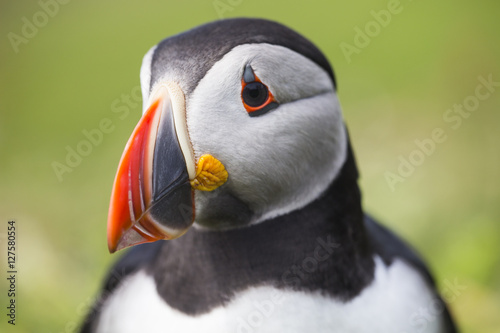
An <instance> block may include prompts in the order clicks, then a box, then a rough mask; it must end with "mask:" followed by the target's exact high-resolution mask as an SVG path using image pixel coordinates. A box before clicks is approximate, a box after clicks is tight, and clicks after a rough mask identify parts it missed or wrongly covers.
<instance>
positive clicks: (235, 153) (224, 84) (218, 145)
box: [187, 44, 347, 223]
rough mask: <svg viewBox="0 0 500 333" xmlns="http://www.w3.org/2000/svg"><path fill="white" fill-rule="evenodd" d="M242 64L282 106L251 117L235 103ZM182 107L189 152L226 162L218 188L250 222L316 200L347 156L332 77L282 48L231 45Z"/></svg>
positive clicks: (283, 212)
mask: <svg viewBox="0 0 500 333" xmlns="http://www.w3.org/2000/svg"><path fill="white" fill-rule="evenodd" d="M282 58H285V59H287V60H290V61H291V63H290V64H288V63H286V64H284V63H283V62H282V61H281V60H280V59H282ZM248 62H250V64H251V65H252V67H253V68H255V72H256V74H257V75H258V76H259V77H260V78H261V79H262V80H263V82H264V83H265V84H267V85H268V86H269V87H270V89H271V91H272V92H273V94H275V96H277V99H278V101H279V102H280V103H281V104H280V106H279V107H278V109H276V110H273V111H271V112H269V113H267V114H265V115H262V116H259V117H250V116H249V115H248V114H247V112H246V111H245V109H244V107H243V104H242V101H241V76H242V72H243V68H244V65H245V64H246V63H248ZM303 78H308V81H303ZM187 108H188V111H187V123H188V128H189V133H190V137H191V141H192V144H193V149H194V153H195V157H196V158H199V157H200V156H201V155H202V154H212V155H213V156H215V157H216V158H218V159H219V160H220V161H221V162H222V163H223V164H224V165H225V167H226V169H227V170H228V173H229V179H228V182H227V183H226V184H225V185H224V186H225V187H226V188H228V189H230V191H231V192H232V193H233V194H235V195H237V197H238V198H239V199H241V200H242V201H243V202H245V203H246V204H248V206H249V208H250V209H251V210H252V211H253V212H254V213H255V216H254V220H253V221H252V222H253V223H257V222H259V221H262V220H264V219H267V218H272V217H275V216H278V215H281V214H285V213H287V212H289V211H292V210H295V209H298V208H301V207H303V206H305V205H307V204H308V203H309V202H311V201H313V200H314V199H316V198H317V197H318V196H319V195H320V194H321V193H322V192H324V191H325V190H326V188H327V187H328V186H329V184H330V183H331V181H333V179H334V178H335V177H336V175H337V174H338V172H339V171H340V168H341V167H342V165H343V163H344V161H345V158H346V147H347V140H346V133H345V130H344V124H343V121H342V115H341V110H340V106H339V103H338V100H337V97H336V94H335V92H334V90H333V86H332V83H331V80H330V79H329V77H328V75H327V73H326V72H325V71H324V70H323V69H321V68H320V67H319V66H317V65H316V64H314V63H313V62H312V61H311V60H309V59H307V58H305V57H303V56H301V55H299V54H297V53H295V52H293V51H291V50H289V49H286V48H284V47H280V46H273V45H267V44H251V45H243V46H238V47H236V48H235V49H233V50H232V51H231V52H229V53H228V54H226V56H224V57H223V58H222V59H221V60H220V61H219V62H217V63H216V64H215V65H214V66H213V67H212V68H211V69H210V70H209V71H208V73H207V75H206V76H205V77H204V78H203V79H202V80H201V81H200V82H199V84H198V86H197V88H196V89H195V90H194V91H193V93H192V94H191V96H190V98H189V100H188V103H187ZM196 196H197V197H199V196H206V194H204V193H201V192H197V193H196Z"/></svg>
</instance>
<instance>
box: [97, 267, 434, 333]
mask: <svg viewBox="0 0 500 333" xmlns="http://www.w3.org/2000/svg"><path fill="white" fill-rule="evenodd" d="M435 304H436V302H435V296H433V294H432V292H431V291H430V290H429V288H428V287H427V285H426V284H425V282H424V281H423V280H422V278H421V277H420V276H419V275H418V274H417V273H416V272H415V271H414V270H413V269H412V268H411V267H409V266H408V265H407V264H405V263H404V262H401V261H396V262H394V263H393V264H392V265H391V266H390V267H386V266H385V265H384V264H383V262H382V261H381V260H380V259H379V258H376V272H375V279H374V281H373V282H372V284H371V285H370V286H368V287H367V288H365V289H364V290H363V291H362V293H361V294H360V295H359V296H358V297H356V298H355V299H353V300H351V301H350V302H347V303H344V302H341V301H338V300H335V299H334V298H332V297H329V296H322V295H320V294H319V293H314V294H311V293H307V292H297V291H282V290H277V289H274V288H272V287H268V286H261V287H254V288H250V289H248V290H246V291H244V292H241V293H240V294H239V295H238V296H237V297H235V298H234V299H233V300H232V301H231V303H229V304H227V305H226V306H224V307H217V308H215V309H213V310H212V311H211V312H209V313H206V314H203V315H200V316H196V317H192V316H188V315H186V314H183V313H181V312H179V311H177V310H175V309H173V308H171V307H170V306H169V305H168V304H167V303H165V302H164V301H163V300H162V299H161V297H160V296H159V295H158V294H157V291H156V287H155V283H154V280H153V278H152V277H150V276H148V275H146V274H145V273H144V272H138V273H136V274H135V275H133V276H131V277H130V278H128V279H127V280H126V281H125V282H124V283H123V284H122V285H121V286H120V287H119V288H118V289H117V290H116V292H115V293H114V294H113V296H111V297H110V299H109V300H108V301H107V302H106V304H105V305H104V308H103V311H102V313H101V316H100V321H99V325H98V332H103V333H114V332H120V333H127V332H151V333H154V332H164V333H177V332H182V333H203V332H207V333H208V332H217V333H226V332H228V333H229V332H230V333H257V332H259V333H264V332H265V333H267V332H269V333H276V332H287V333H294V332H328V333H336V332H339V333H348V332H353V333H362V332H370V333H378V332H380V333H390V332H394V333H414V332H429V333H430V332H436V333H438V332H442V329H441V326H442V322H441V317H440V316H439V314H437V315H435V316H434V317H430V318H429V317H427V320H422V317H419V315H420V316H421V313H425V312H427V313H429V312H432V311H425V310H426V309H427V310H434V307H435ZM432 313H435V311H434V312H432Z"/></svg>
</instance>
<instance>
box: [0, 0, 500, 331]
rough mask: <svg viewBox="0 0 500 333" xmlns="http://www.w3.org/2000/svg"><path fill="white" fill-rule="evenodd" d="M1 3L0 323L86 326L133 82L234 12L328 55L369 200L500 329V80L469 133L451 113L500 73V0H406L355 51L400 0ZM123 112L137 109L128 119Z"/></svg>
mask: <svg viewBox="0 0 500 333" xmlns="http://www.w3.org/2000/svg"><path fill="white" fill-rule="evenodd" d="M44 1H45V0H44ZM61 1H62V0H61ZM49 2H50V1H49ZM66 2H68V0H66ZM0 3H1V8H0V36H1V38H0V154H1V155H0V156H1V159H0V221H1V226H0V234H1V236H2V238H1V241H2V249H1V252H2V267H3V268H2V269H4V268H5V267H6V266H5V258H6V255H5V250H6V249H5V240H6V238H5V233H6V228H7V220H8V219H15V220H16V221H17V225H18V245H19V252H18V260H19V263H18V270H19V274H18V291H19V294H18V317H17V325H16V326H15V328H12V327H11V326H10V325H9V326H7V324H6V317H5V314H4V312H5V310H2V311H1V312H2V315H1V318H2V319H1V323H0V330H1V331H2V332H6V331H8V332H10V331H12V332H57V333H60V332H73V331H74V330H75V327H76V326H77V325H78V323H79V322H80V321H81V318H82V315H83V314H84V313H85V312H86V310H87V307H88V305H90V304H91V303H92V301H93V297H95V295H96V293H97V290H98V287H99V285H100V283H101V280H102V278H103V276H104V274H105V272H106V270H107V268H108V267H109V265H110V263H111V262H112V261H114V260H116V258H117V255H114V256H112V255H110V254H108V251H107V246H106V218H107V209H108V200H109V196H110V190H111V185H112V182H113V179H114V175H115V171H116V167H117V164H118V161H119V158H120V155H121V153H122V151H123V148H124V145H125V143H126V141H127V139H128V137H129V135H130V134H131V132H132V129H133V128H134V126H135V124H136V122H137V121H138V119H139V117H140V113H141V106H140V104H141V101H140V99H138V98H134V97H133V89H134V87H136V86H137V85H138V84H139V68H140V64H141V60H142V56H143V55H144V53H145V52H146V51H147V50H148V49H149V48H150V47H151V46H152V45H154V44H156V43H157V42H158V41H160V40H161V39H163V38H165V37H167V36H170V35H172V34H175V33H178V32H181V31H184V30H186V29H189V28H192V27H194V26H197V25H199V24H201V23H205V22H209V21H213V20H217V19H220V18H221V17H234V16H254V17H264V18H270V19H273V20H277V21H279V22H282V23H284V24H286V25H288V26H290V27H292V28H293V29H295V30H297V31H299V32H300V33H302V34H303V35H305V36H306V37H307V38H309V39H311V40H312V41H313V42H314V43H315V44H316V45H317V46H318V47H319V48H320V49H321V50H322V51H323V52H324V53H325V54H326V56H327V57H328V59H329V60H330V61H331V63H332V65H333V67H334V69H335V72H336V76H337V82H338V85H339V90H338V91H339V95H340V100H341V103H342V106H343V111H344V116H345V119H346V122H347V125H348V127H349V129H350V134H351V138H352V141H353V145H354V149H355V152H356V155H357V159H358V165H359V167H360V171H361V187H362V191H363V194H364V196H363V200H364V205H365V207H366V209H367V210H368V211H369V212H371V213H372V214H374V215H375V216H376V217H377V218H379V219H381V220H382V221H383V222H384V223H385V224H386V225H388V226H390V227H391V228H392V229H394V230H396V231H397V232H398V233H399V234H400V235H402V236H403V237H405V238H406V239H407V240H409V241H410V242H411V243H412V244H413V245H414V246H415V247H416V248H417V249H418V250H419V251H420V252H421V253H422V255H423V256H424V257H425V259H426V260H427V262H428V263H429V265H430V267H431V268H432V270H433V272H434V273H435V276H436V279H437V281H438V283H439V286H440V288H441V289H444V288H446V286H447V282H446V281H448V282H451V283H452V282H453V281H454V280H455V279H458V283H459V284H461V285H465V286H466V289H465V290H462V291H460V292H459V295H457V297H456V298H455V299H454V300H453V302H451V304H450V307H451V309H452V311H453V314H454V316H455V317H456V319H457V321H458V323H459V325H460V326H461V328H462V330H463V332H470V333H473V332H478V333H479V332H480V333H492V332H500V310H499V309H500V246H499V240H500V224H499V221H500V205H499V198H500V196H499V192H500V181H499V177H498V170H499V167H500V149H499V147H498V144H499V143H500V130H499V129H498V126H499V125H500V123H499V121H500V113H499V110H498V107H499V105H500V103H499V102H500V87H499V88H496V89H498V91H494V92H493V93H492V94H491V96H490V97H489V98H487V99H485V100H483V101H480V104H479V106H478V107H477V109H476V110H475V111H473V112H471V114H470V116H469V117H468V118H464V119H463V121H462V123H461V126H460V127H459V128H458V129H456V130H455V129H453V128H452V127H451V126H450V125H451V124H450V123H447V122H445V121H444V119H443V115H444V114H445V112H446V110H447V109H449V108H451V107H452V106H453V105H454V104H461V103H463V102H464V100H465V99H466V98H467V97H468V96H472V95H474V93H475V89H476V87H477V86H478V84H479V81H478V77H479V76H483V77H485V78H487V77H488V76H489V75H492V78H493V80H494V81H497V82H498V81H500V67H499V59H500V34H499V32H500V20H499V19H498V16H499V14H500V2H498V1H493V0H490V1H481V2H472V1H451V0H444V1H439V4H437V2H436V1H430V0H418V1H417V0H414V1H411V0H402V1H401V4H400V6H399V7H398V8H400V9H402V11H401V12H399V13H398V14H393V15H392V17H391V20H390V22H389V23H388V24H386V26H385V27H381V28H380V29H379V30H380V31H376V30H372V32H371V33H372V35H373V37H370V41H369V45H367V46H365V47H361V48H358V50H357V51H358V52H357V53H353V54H352V55H351V57H350V59H349V60H350V61H348V59H347V57H346V56H345V54H344V53H343V51H342V49H341V45H345V44H342V43H348V44H350V45H352V46H356V44H355V41H354V39H355V35H356V31H355V29H356V27H359V28H360V29H362V30H364V29H365V26H366V25H367V24H368V26H370V22H371V21H373V20H374V17H373V15H372V14H371V11H375V12H378V11H380V10H385V9H387V8H388V1H385V0H383V1H373V0H371V1H356V2H350V3H348V2H346V1H302V2H293V3H292V2H290V1H273V2H269V1H261V0H252V1H249V0H239V1H238V0H232V1H229V0H221V1H212V0H206V1H184V2H181V1H153V0H147V1H141V2H139V1H136V2H132V1H129V2H119V1H97V0H86V1H78V0H73V1H69V2H68V3H67V4H61V5H59V8H58V12H57V13H53V14H54V15H52V16H53V17H51V16H46V17H47V18H48V19H47V20H46V22H44V17H43V14H39V12H40V11H43V9H42V6H41V5H40V3H38V2H37V1H30V2H27V1H16V2H14V1H1V2H0ZM52 10H53V11H55V10H54V8H52ZM23 17H25V18H26V20H27V21H29V22H31V23H34V20H38V21H36V22H38V24H39V25H40V27H39V28H37V30H38V31H35V32H33V31H29V30H26V29H27V28H24V30H25V31H24V33H27V34H28V35H29V36H30V37H29V38H26V39H25V40H23V42H19V39H17V41H18V42H19V43H21V44H16V46H14V47H13V44H12V42H11V40H10V39H12V38H14V37H12V36H13V34H9V33H14V34H16V35H17V36H19V37H21V38H24V37H23V26H24V25H25V24H26V23H25V21H23ZM36 22H35V23H36ZM42 23H43V24H42ZM371 28H372V29H374V27H371ZM9 36H10V37H9ZM9 38H10V39H9ZM358 42H359V41H358ZM358 45H359V43H358ZM16 49H17V51H18V52H16ZM127 96H129V97H130V98H131V100H130V104H126V102H124V101H121V98H123V97H124V98H127ZM469 101H470V99H469ZM114 106H126V107H127V108H128V109H129V110H130V112H129V114H128V115H127V116H126V117H124V119H120V117H119V115H118V114H117V113H113V112H112V109H113V107H114ZM104 118H109V119H111V121H112V123H113V131H112V132H111V133H109V134H105V135H104V137H103V140H102V142H101V143H100V144H98V145H95V146H93V147H92V151H91V153H89V154H88V156H85V157H83V158H82V161H81V162H80V163H79V164H78V165H77V166H76V167H74V168H71V172H68V173H64V174H63V175H62V181H60V180H59V179H58V177H57V175H56V173H55V172H54V169H53V165H52V164H53V163H54V162H59V163H65V158H66V154H67V151H66V148H67V146H69V147H71V148H72V149H76V147H77V145H78V144H79V143H80V142H82V140H84V139H85V136H84V134H83V133H82V131H83V130H91V129H94V128H97V127H98V125H99V122H100V121H101V120H102V119H104ZM435 128H442V129H443V130H444V132H445V134H446V135H447V140H446V141H445V142H443V143H439V144H437V145H436V148H435V151H434V153H433V154H431V155H430V156H428V157H426V158H425V161H424V162H423V163H422V164H421V165H420V166H418V167H417V168H416V169H415V170H414V172H413V174H412V175H411V176H409V177H407V178H406V180H405V181H404V182H402V183H398V184H396V185H395V189H394V191H391V188H390V187H389V185H388V183H387V182H386V179H385V176H386V172H393V173H397V169H398V165H399V163H400V162H399V160H398V156H400V155H402V156H404V157H405V158H408V157H409V156H410V154H411V153H412V152H413V151H414V150H415V149H416V148H417V146H416V145H415V143H414V141H415V140H423V139H426V138H430V137H431V133H432V131H433V130H434V129H435ZM4 270H5V269H4ZM1 281H2V285H1V292H0V293H1V298H0V299H1V302H2V303H1V308H2V309H5V307H4V306H6V302H7V299H6V292H5V290H6V289H5V286H4V284H5V278H2V279H1ZM5 328H6V329H7V330H6V329H5Z"/></svg>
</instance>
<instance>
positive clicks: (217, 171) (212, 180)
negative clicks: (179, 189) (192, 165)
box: [191, 154, 228, 191]
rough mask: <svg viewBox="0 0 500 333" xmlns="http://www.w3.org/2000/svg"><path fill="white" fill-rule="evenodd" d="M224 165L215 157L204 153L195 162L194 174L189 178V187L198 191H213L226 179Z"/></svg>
mask: <svg viewBox="0 0 500 333" xmlns="http://www.w3.org/2000/svg"><path fill="white" fill-rule="evenodd" d="M227 176H228V175H227V171H226V168H225V167H224V165H223V164H222V163H221V162H220V161H219V160H218V159H216V158H215V157H213V156H212V155H209V154H205V155H203V156H201V157H200V159H199V160H198V163H197V164H196V176H195V178H194V179H193V180H191V187H192V188H193V189H195V190H200V191H213V190H215V189H216V188H218V187H219V186H221V185H222V184H224V183H225V182H226V180H227Z"/></svg>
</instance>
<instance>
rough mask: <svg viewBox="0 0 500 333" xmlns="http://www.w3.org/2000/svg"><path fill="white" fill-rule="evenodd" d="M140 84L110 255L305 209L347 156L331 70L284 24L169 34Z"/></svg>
mask: <svg viewBox="0 0 500 333" xmlns="http://www.w3.org/2000/svg"><path fill="white" fill-rule="evenodd" d="M141 87H142V93H143V100H144V107H143V115H142V118H141V119H140V121H139V123H138V125H137V126H136V128H135V130H134V132H133V133H132V136H131V137H130V139H129V141H128V143H127V145H126V147H125V151H124V153H123V155H122V158H121V161H120V164H119V167H118V172H117V175H116V178H115V182H114V185H113V191H112V195H111V203H110V210H109V217H108V245H109V249H110V251H111V252H114V251H116V250H119V249H122V248H125V247H128V246H132V245H136V244H140V243H145V242H152V241H156V240H160V239H173V238H177V237H179V236H181V235H182V234H184V233H185V232H186V231H187V230H188V228H189V227H190V226H191V225H192V224H193V223H194V225H195V227H198V228H203V229H211V230H224V229H230V228H237V227H246V226H250V225H253V224H257V223H261V222H264V221H266V220H270V219H272V218H274V217H277V216H279V215H283V214H286V213H289V212H292V211H294V210H297V209H300V208H302V207H304V206H306V205H307V204H309V203H310V202H312V201H314V200H315V199H317V198H318V197H319V196H321V195H322V193H323V192H324V191H325V190H326V189H327V188H328V187H329V185H330V184H331V183H332V182H333V181H334V179H335V178H336V177H337V176H338V174H339V172H340V170H341V168H342V166H343V164H344V163H345V161H346V156H347V154H348V138H347V133H346V130H345V127H344V123H343V119H342V114H341V109H340V105H339V101H338V99H337V94H336V87H335V80H334V76H333V72H332V69H331V67H330V65H329V63H328V61H327V60H326V58H325V57H324V55H323V54H322V53H321V52H320V51H319V50H318V49H317V48H316V47H315V46H314V45H313V44H312V43H311V42H309V41H308V40H307V39H305V38H304V37H302V36H301V35H299V34H297V33H296V32H294V31H292V30H290V29H288V28H286V27H284V26H282V25H280V24H278V23H275V22H270V21H266V20H260V19H230V20H222V21H217V22H214V23H209V24H206V25H203V26H200V27H198V28H195V29H193V30H189V31H187V32H184V33H182V34H179V35H176V36H173V37H170V38H167V39H165V40H163V41H162V42H160V43H159V44H158V45H156V46H154V47H153V48H151V49H150V50H149V52H147V54H146V55H145V57H144V60H143V63H142V68H141Z"/></svg>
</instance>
